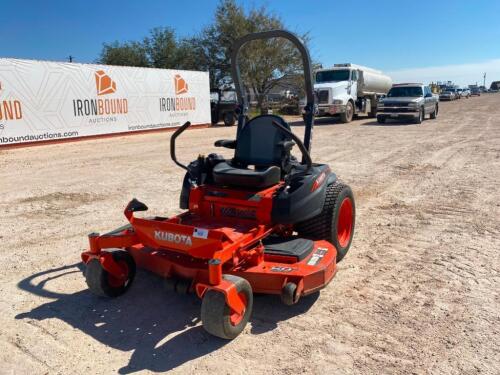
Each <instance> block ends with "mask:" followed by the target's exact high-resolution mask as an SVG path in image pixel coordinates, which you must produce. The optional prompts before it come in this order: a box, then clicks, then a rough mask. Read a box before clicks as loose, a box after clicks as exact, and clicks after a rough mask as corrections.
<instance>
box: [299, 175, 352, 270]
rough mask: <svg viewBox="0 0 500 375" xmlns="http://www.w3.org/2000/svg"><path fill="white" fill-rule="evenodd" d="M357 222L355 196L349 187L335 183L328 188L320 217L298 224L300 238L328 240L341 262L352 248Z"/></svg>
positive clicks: (338, 260)
mask: <svg viewBox="0 0 500 375" xmlns="http://www.w3.org/2000/svg"><path fill="white" fill-rule="evenodd" d="M355 221H356V206H355V203H354V195H353V194H352V190H351V188H350V187H349V186H347V185H345V184H343V183H341V182H338V181H337V182H335V183H333V184H331V185H329V186H328V187H327V190H326V197H325V203H324V206H323V210H322V211H321V213H320V214H319V215H318V216H315V217H313V218H311V219H309V220H306V221H303V222H301V223H298V224H297V225H296V227H295V230H296V231H297V232H298V234H299V236H301V237H306V238H310V239H312V240H326V241H328V242H330V243H331V244H333V245H334V246H335V248H336V249H337V262H340V261H341V260H342V259H343V258H344V257H345V255H346V254H347V252H348V251H349V248H350V246H351V242H352V237H353V234H354V224H355Z"/></svg>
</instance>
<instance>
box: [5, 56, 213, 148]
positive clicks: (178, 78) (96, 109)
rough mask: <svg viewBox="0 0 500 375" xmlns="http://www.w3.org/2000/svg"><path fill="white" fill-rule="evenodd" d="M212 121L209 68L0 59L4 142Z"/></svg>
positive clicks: (159, 127)
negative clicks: (176, 68) (199, 69)
mask: <svg viewBox="0 0 500 375" xmlns="http://www.w3.org/2000/svg"><path fill="white" fill-rule="evenodd" d="M186 121H191V123H192V124H195V125H196V124H210V88H209V80H208V73H207V72H195V71H185V70H166V69H151V68H134V67H120V66H107V65H90V64H74V63H57V62H48V61H33V60H18V59H0V146H2V145H7V144H15V143H24V142H38V141H50V140H58V139H59V140H60V139H65V138H75V137H85V136H92V135H102V134H111V133H124V132H132V131H139V130H149V129H161V128H169V127H177V126H180V125H182V124H183V123H184V122H186Z"/></svg>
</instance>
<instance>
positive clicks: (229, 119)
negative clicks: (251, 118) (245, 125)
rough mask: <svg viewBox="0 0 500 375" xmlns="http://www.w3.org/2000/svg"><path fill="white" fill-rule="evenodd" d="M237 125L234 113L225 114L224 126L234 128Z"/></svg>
mask: <svg viewBox="0 0 500 375" xmlns="http://www.w3.org/2000/svg"><path fill="white" fill-rule="evenodd" d="M235 123H236V116H235V115H234V113H233V112H226V113H224V125H226V126H233V125H234V124H235Z"/></svg>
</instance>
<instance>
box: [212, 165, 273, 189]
mask: <svg viewBox="0 0 500 375" xmlns="http://www.w3.org/2000/svg"><path fill="white" fill-rule="evenodd" d="M213 177H214V181H215V183H216V184H218V185H226V186H238V187H249V188H255V189H263V188H266V187H270V186H273V185H275V184H277V183H278V182H280V177H281V170H280V169H279V168H278V167H276V166H270V167H267V168H263V169H261V170H253V169H247V168H236V167H233V166H232V165H231V164H229V163H228V162H225V161H224V162H220V163H218V164H217V165H216V166H215V167H214V169H213Z"/></svg>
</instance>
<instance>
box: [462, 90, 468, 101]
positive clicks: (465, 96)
mask: <svg viewBox="0 0 500 375" xmlns="http://www.w3.org/2000/svg"><path fill="white" fill-rule="evenodd" d="M461 97H462V98H466V99H469V98H470V90H469V89H462V94H461Z"/></svg>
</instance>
